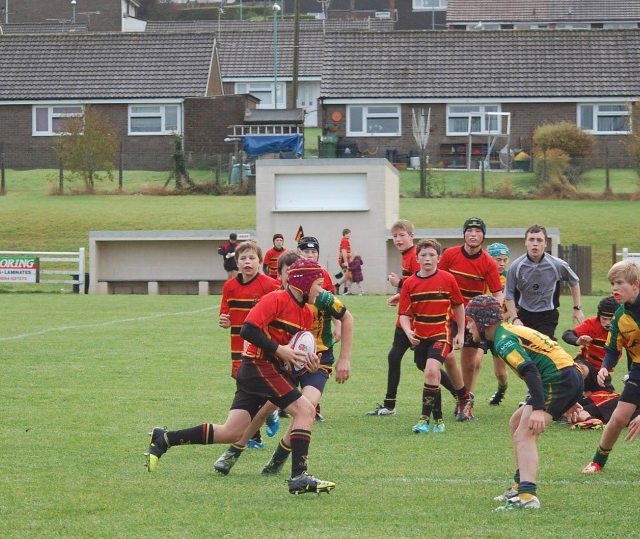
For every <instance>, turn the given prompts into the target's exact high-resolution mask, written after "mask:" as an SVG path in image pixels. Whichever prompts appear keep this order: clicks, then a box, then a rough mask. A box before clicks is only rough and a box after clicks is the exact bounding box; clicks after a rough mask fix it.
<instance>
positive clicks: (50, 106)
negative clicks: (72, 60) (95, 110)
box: [31, 103, 84, 137]
mask: <svg viewBox="0 0 640 539" xmlns="http://www.w3.org/2000/svg"><path fill="white" fill-rule="evenodd" d="M58 107H78V108H79V109H80V110H81V112H79V113H77V114H58V113H54V112H53V109H54V108H58ZM37 109H48V118H47V130H46V131H36V110H37ZM83 115H84V105H82V104H80V103H51V104H38V105H33V106H32V107H31V117H32V121H31V134H32V136H34V137H57V136H59V135H63V134H64V133H57V132H55V131H54V130H53V120H54V119H59V118H80V117H82V116H83Z"/></svg>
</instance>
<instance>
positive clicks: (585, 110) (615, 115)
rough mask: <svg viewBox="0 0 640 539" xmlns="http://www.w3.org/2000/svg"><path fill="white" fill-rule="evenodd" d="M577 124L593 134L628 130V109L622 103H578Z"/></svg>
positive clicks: (623, 132)
mask: <svg viewBox="0 0 640 539" xmlns="http://www.w3.org/2000/svg"><path fill="white" fill-rule="evenodd" d="M578 125H579V126H580V127H582V129H584V130H585V131H587V132H589V133H593V134H594V135H615V134H626V133H628V132H629V109H628V108H627V105H626V104H624V103H615V104H614V103H598V104H593V105H590V104H584V105H583V104H580V105H578Z"/></svg>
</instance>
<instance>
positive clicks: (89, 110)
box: [54, 105, 118, 193]
mask: <svg viewBox="0 0 640 539" xmlns="http://www.w3.org/2000/svg"><path fill="white" fill-rule="evenodd" d="M63 130H64V133H63V134H61V135H60V136H59V137H58V138H57V139H56V141H55V146H54V151H55V153H56V156H57V157H58V159H59V160H60V161H61V162H62V164H63V166H64V168H65V169H66V170H69V171H70V172H71V177H72V178H74V177H78V178H81V179H82V180H83V181H84V184H85V187H86V189H87V191H88V192H90V193H93V191H94V188H95V182H97V181H103V180H105V179H109V180H110V181H112V180H113V163H114V161H115V158H116V156H117V153H118V132H117V131H116V130H115V129H114V128H113V127H112V126H111V124H110V123H109V119H108V118H106V117H104V116H103V115H101V114H100V113H99V112H98V110H96V109H95V108H94V107H92V106H90V105H88V106H86V107H85V108H84V113H83V115H82V116H78V117H73V118H69V119H68V120H67V121H66V122H64V125H63Z"/></svg>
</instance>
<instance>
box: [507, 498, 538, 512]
mask: <svg viewBox="0 0 640 539" xmlns="http://www.w3.org/2000/svg"><path fill="white" fill-rule="evenodd" d="M514 509H540V500H539V499H538V497H537V496H534V497H533V498H531V499H530V500H527V501H526V502H525V501H524V500H521V499H520V497H519V496H516V497H515V498H511V499H509V500H507V502H506V503H505V504H504V505H503V506H501V507H498V508H496V511H513V510H514Z"/></svg>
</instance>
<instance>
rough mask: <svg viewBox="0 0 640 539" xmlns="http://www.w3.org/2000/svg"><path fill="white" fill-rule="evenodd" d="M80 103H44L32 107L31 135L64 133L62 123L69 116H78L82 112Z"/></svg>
mask: <svg viewBox="0 0 640 539" xmlns="http://www.w3.org/2000/svg"><path fill="white" fill-rule="evenodd" d="M83 110H84V109H83V107H82V105H46V106H34V107H33V135H34V136H53V135H57V134H59V133H64V124H65V122H66V121H67V120H68V119H69V118H78V117H80V116H82V113H83Z"/></svg>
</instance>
